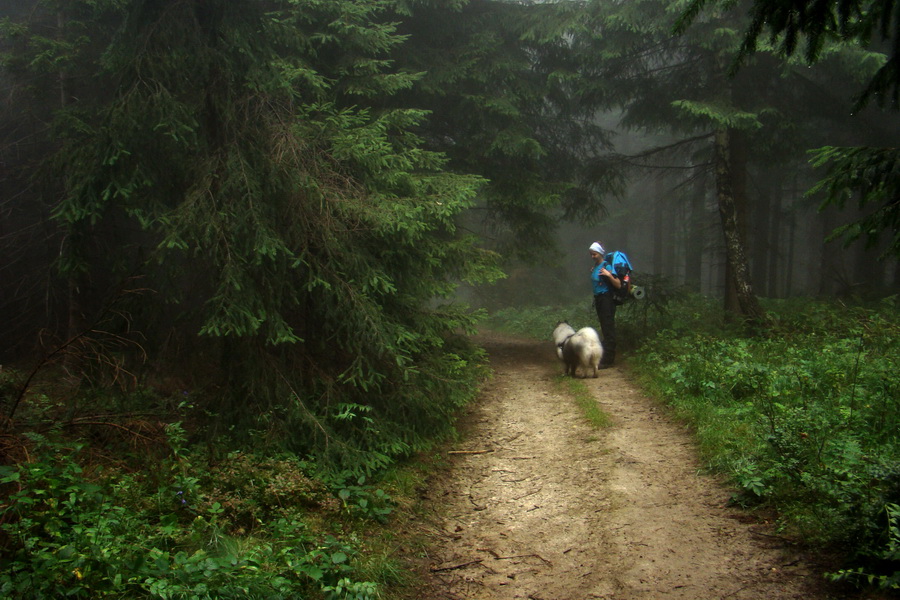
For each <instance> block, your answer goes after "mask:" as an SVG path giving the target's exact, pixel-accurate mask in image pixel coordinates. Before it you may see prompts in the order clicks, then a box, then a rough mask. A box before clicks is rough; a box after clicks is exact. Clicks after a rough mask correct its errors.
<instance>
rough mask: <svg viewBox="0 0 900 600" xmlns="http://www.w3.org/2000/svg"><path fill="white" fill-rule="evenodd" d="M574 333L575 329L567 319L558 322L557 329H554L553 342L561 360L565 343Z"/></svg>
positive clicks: (557, 355)
mask: <svg viewBox="0 0 900 600" xmlns="http://www.w3.org/2000/svg"><path fill="white" fill-rule="evenodd" d="M573 335H575V330H574V329H572V326H571V325H569V324H568V323H566V322H565V321H560V322H559V323H557V324H556V329H554V330H553V344H554V345H555V346H556V357H557V358H558V359H559V360H562V357H563V351H562V348H563V344H564V343H565V341H566V340H567V339H569V338H570V337H572V336H573Z"/></svg>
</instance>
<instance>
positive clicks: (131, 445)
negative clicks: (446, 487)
mask: <svg viewBox="0 0 900 600" xmlns="http://www.w3.org/2000/svg"><path fill="white" fill-rule="evenodd" d="M460 352H461V354H460V356H459V360H458V362H457V368H456V370H455V371H454V373H453V376H454V381H456V382H457V383H464V384H465V385H461V386H458V387H457V388H456V394H455V395H454V394H453V393H450V391H449V390H445V391H444V392H443V393H442V396H441V397H442V398H443V403H442V404H441V406H442V408H441V410H442V411H443V412H442V414H443V415H444V417H443V418H442V419H423V417H422V415H420V414H418V413H415V412H408V413H407V415H406V418H407V420H408V421H409V422H408V424H407V426H405V427H402V428H400V429H406V430H408V429H409V428H410V427H413V428H415V427H417V426H416V425H415V422H419V426H418V427H421V430H420V435H418V436H417V437H418V442H416V444H415V445H413V446H409V447H408V449H407V451H406V458H407V459H409V458H410V457H414V458H415V460H404V459H402V458H397V457H394V458H393V459H391V460H388V459H385V460H384V461H383V462H384V463H385V466H382V467H381V468H378V469H368V468H366V467H367V464H366V463H362V462H361V463H359V464H358V465H357V467H356V468H352V469H351V468H345V466H343V465H339V464H337V463H330V462H328V461H326V460H322V459H321V457H315V456H311V455H310V456H307V457H305V458H304V455H302V454H299V453H297V452H293V451H289V450H285V449H283V447H282V446H281V444H280V443H279V442H280V440H278V439H270V436H269V435H267V431H266V430H265V429H263V428H261V429H259V430H257V431H254V432H250V438H252V439H253V440H254V441H253V442H252V443H248V444H241V443H240V442H239V441H238V438H240V439H245V438H246V436H247V432H241V435H237V436H236V435H233V434H232V432H231V431H229V430H224V431H217V432H212V431H210V429H211V428H213V427H214V426H215V423H216V422H217V419H215V412H214V410H215V406H216V401H217V397H216V396H215V395H214V394H211V393H209V392H208V391H203V390H195V389H190V390H178V391H177V392H173V393H171V394H165V393H163V392H162V391H161V389H156V388H149V387H148V388H146V389H140V390H132V391H130V392H127V393H126V392H123V391H121V390H120V391H117V392H115V393H112V392H109V391H108V390H107V391H100V390H97V389H87V388H86V389H84V390H82V392H81V394H80V395H79V397H78V398H74V399H73V398H70V397H67V396H65V395H63V394H61V393H59V388H54V387H53V385H52V382H53V381H54V380H55V376H56V375H55V374H54V376H48V377H47V378H46V379H45V378H38V380H34V381H32V383H31V385H30V386H29V388H28V393H27V398H26V401H25V402H23V405H22V413H21V417H20V418H21V419H23V422H25V423H28V424H30V425H31V431H29V432H25V433H15V432H9V431H8V432H5V433H3V434H0V452H2V454H3V456H4V462H5V463H6V464H3V465H0V597H2V598H10V599H17V598H18V599H28V600H41V599H48V600H49V599H53V600H55V599H57V598H64V597H65V598H99V597H103V598H123V599H124V598H127V599H135V598H156V599H165V600H169V599H171V600H176V599H178V600H180V599H216V600H227V599H232V598H234V599H237V598H240V599H247V598H267V599H271V600H277V599H281V598H284V599H287V598H309V599H316V598H318V599H326V600H338V599H341V600H343V599H353V600H368V599H374V598H381V599H385V598H390V597H392V596H391V595H390V594H392V593H395V592H396V591H397V590H401V589H403V588H404V587H405V586H407V585H409V584H410V580H409V577H410V576H409V575H408V574H407V573H405V572H404V570H403V569H402V568H401V565H400V563H399V562H398V559H397V547H398V545H399V544H401V543H403V544H410V543H412V544H415V543H417V542H415V540H411V539H409V537H404V536H401V535H400V532H399V530H398V528H399V527H400V524H401V523H402V522H403V521H404V520H405V519H407V518H409V517H410V515H413V514H414V510H415V503H414V501H413V500H411V499H414V498H415V497H417V494H418V490H419V489H420V488H421V486H422V485H423V484H422V481H423V480H424V478H425V477H426V476H427V473H428V472H429V470H433V469H435V468H439V467H440V465H441V460H440V457H439V456H438V455H437V454H436V452H437V451H436V450H435V448H437V447H438V445H439V444H440V443H442V441H444V440H447V439H448V437H452V436H453V435H454V428H453V423H454V415H455V414H456V413H457V412H458V410H459V408H460V407H461V406H462V405H464V404H465V403H467V402H468V401H470V400H471V399H472V398H473V397H474V396H473V395H474V393H475V392H476V391H477V387H478V382H479V381H480V380H481V379H482V378H483V377H484V376H486V371H485V370H484V365H483V361H482V360H481V353H480V351H477V350H476V349H474V348H472V349H470V350H469V352H468V354H463V353H462V350H461V351H460ZM464 356H465V357H466V359H467V360H464V359H463V357H464ZM23 378H24V375H23V374H22V373H21V372H20V371H18V370H16V369H14V368H10V367H8V366H4V367H2V368H0V384H2V385H3V386H4V387H3V391H4V393H5V394H7V397H9V396H10V395H11V394H12V393H13V392H15V391H16V390H19V389H21V385H22V380H23ZM62 389H66V390H67V389H68V388H66V387H63V388H62ZM104 394H105V395H104ZM88 397H90V398H91V401H92V403H93V406H94V407H95V408H96V407H98V406H100V405H103V406H106V409H107V411H106V412H103V411H99V412H92V413H91V416H90V417H87V416H84V417H79V418H76V419H74V420H66V419H65V411H66V407H67V406H69V405H71V404H77V403H78V401H81V402H84V401H86V400H87V398H88ZM343 410H344V412H345V414H344V423H345V427H347V428H348V430H350V429H352V428H353V427H356V426H357V425H356V423H357V421H358V422H359V423H361V424H362V425H364V426H367V427H378V428H380V429H382V430H383V431H384V435H386V436H387V435H388V434H391V432H392V431H393V430H391V429H389V428H387V427H386V425H385V423H383V422H380V421H379V420H378V419H377V418H376V416H375V415H369V414H367V413H365V412H363V411H362V410H361V409H358V410H355V411H354V410H353V407H344V408H343ZM394 425H395V427H399V425H400V424H399V423H395V424H394ZM331 443H333V444H340V443H341V440H340V439H338V438H331ZM397 443H398V444H401V442H400V441H398V442H397ZM398 509H399V510H398Z"/></svg>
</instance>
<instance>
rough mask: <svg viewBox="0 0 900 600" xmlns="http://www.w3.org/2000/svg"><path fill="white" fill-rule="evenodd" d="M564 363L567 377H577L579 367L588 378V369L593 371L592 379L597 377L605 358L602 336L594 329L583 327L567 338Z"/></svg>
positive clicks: (563, 355) (563, 346)
mask: <svg viewBox="0 0 900 600" xmlns="http://www.w3.org/2000/svg"><path fill="white" fill-rule="evenodd" d="M561 350H562V361H563V363H565V367H566V375H571V376H572V377H576V376H577V375H576V372H577V371H578V367H581V368H582V370H583V371H584V376H585V377H587V373H588V369H591V370H593V375H592V377H597V369H598V367H599V366H600V359H601V358H603V346H601V345H600V336H599V335H598V334H597V330H596V329H594V328H593V327H583V328H581V329H579V330H578V331H577V332H576V333H574V334H573V335H571V336H569V337H568V338H566V340H565V341H564V342H563V345H562V349H561Z"/></svg>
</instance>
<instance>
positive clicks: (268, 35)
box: [7, 0, 497, 468]
mask: <svg viewBox="0 0 900 600" xmlns="http://www.w3.org/2000/svg"><path fill="white" fill-rule="evenodd" d="M382 8H383V5H382V4H379V3H372V2H368V1H364V0H338V1H334V0H331V1H329V2H307V3H296V2H291V1H289V0H272V1H270V2H264V3H261V2H257V1H255V0H211V1H210V0H202V1H201V0H188V1H184V0H177V1H176V0H106V1H99V2H98V1H94V0H91V1H87V0H85V1H83V2H82V1H75V2H51V1H40V2H37V3H36V4H35V12H33V13H32V14H33V15H35V17H40V16H41V15H43V14H47V15H51V14H52V15H57V14H61V15H62V16H63V22H64V23H65V24H66V31H68V32H70V35H71V37H70V38H68V43H67V44H62V43H59V44H56V45H53V46H50V47H49V49H48V45H47V43H46V42H45V40H46V39H48V36H46V35H44V34H43V31H42V29H41V27H44V26H45V21H31V22H30V24H31V26H29V22H22V23H17V24H15V25H12V24H10V26H9V27H8V28H7V32H8V35H9V36H10V37H9V38H8V39H10V43H11V44H12V46H11V50H10V52H9V53H8V55H7V59H8V61H9V63H10V64H11V65H13V66H14V67H15V69H14V70H13V72H17V73H19V74H20V75H21V76H22V79H21V81H23V82H24V80H25V79H24V78H25V77H30V78H33V80H34V81H37V82H38V83H42V82H44V81H46V80H47V78H49V77H56V76H57V75H58V71H56V72H54V73H52V74H51V73H47V72H45V71H39V70H37V71H36V70H35V66H38V65H40V64H41V63H42V61H49V62H53V63H55V64H56V65H57V68H58V69H62V70H63V71H65V72H69V70H70V69H71V70H72V71H71V72H75V70H76V69H77V73H78V75H79V76H78V77H72V76H68V77H67V80H68V81H70V82H71V84H72V85H76V84H77V85H80V88H79V89H78V90H77V91H76V90H75V89H70V91H69V95H70V96H71V97H72V98H73V101H71V102H69V103H68V104H67V105H66V106H65V107H63V108H62V109H61V110H58V111H55V112H54V113H52V115H51V114H48V113H44V114H42V115H40V116H41V118H44V119H48V120H50V119H52V137H53V139H54V140H56V141H57V144H58V147H57V150H56V152H54V153H53V154H52V155H51V156H50V158H49V159H48V160H47V161H46V162H45V163H44V164H43V171H42V173H44V174H45V176H44V177H45V179H46V180H52V181H54V182H58V184H59V185H58V186H51V187H49V188H48V190H47V192H48V194H47V195H45V201H46V202H48V203H50V204H51V205H52V206H53V213H54V218H55V222H56V223H57V225H58V227H59V229H60V236H61V238H62V239H64V240H65V244H66V247H67V248H68V250H67V251H66V253H65V254H64V258H65V260H64V261H62V262H61V263H60V264H59V269H60V271H61V272H62V273H63V274H65V275H67V276H71V274H73V273H80V274H83V277H84V279H85V280H90V281H91V282H92V283H93V285H94V289H93V291H92V292H91V293H92V300H99V301H98V302H94V301H92V302H90V303H87V302H85V303H82V305H83V306H93V307H104V306H108V305H109V303H110V302H111V301H112V299H113V298H115V297H116V293H115V290H116V289H122V287H123V283H122V282H123V281H124V280H125V279H126V278H132V277H134V276H141V277H142V278H143V284H142V286H143V287H144V288H145V289H152V290H153V293H152V294H151V293H144V294H143V295H140V296H137V295H130V297H129V302H128V304H127V308H128V314H129V315H130V323H129V324H128V329H138V330H141V331H142V332H143V333H144V334H145V335H146V336H147V339H148V340H149V341H148V342H147V343H145V346H150V348H149V349H150V350H153V349H154V348H153V345H154V342H155V343H157V344H160V345H157V346H155V349H157V350H159V351H161V350H162V349H163V346H162V345H161V344H162V342H163V341H164V340H166V339H171V338H172V336H173V335H174V337H175V338H180V339H182V340H183V342H182V343H183V344H184V346H183V347H184V348H185V349H186V350H187V353H185V354H183V355H181V356H179V357H178V359H179V360H185V359H186V358H187V357H188V356H190V355H191V353H193V354H194V355H195V356H199V354H200V353H201V352H202V353H203V354H205V355H209V354H210V351H211V350H212V351H213V352H214V353H215V354H217V355H218V364H219V366H220V371H218V372H217V375H214V376H211V377H210V378H209V379H210V382H215V381H218V382H219V385H218V386H217V388H216V389H217V390H218V391H217V392H216V393H215V394H214V395H213V396H212V397H211V398H209V399H208V401H209V404H208V405H207V408H209V409H210V410H213V411H216V412H218V413H220V415H221V419H220V422H221V423H222V424H223V425H228V424H236V423H244V424H246V426H247V427H260V426H265V427H269V428H271V429H273V430H277V431H279V432H281V433H282V434H285V437H286V438H287V439H288V440H289V442H290V443H291V444H292V445H293V447H294V448H295V449H297V450H298V451H304V452H319V453H321V454H330V455H331V458H332V459H333V460H334V461H335V462H337V463H340V464H347V465H349V466H353V467H356V468H361V467H363V466H366V467H371V466H374V465H377V464H380V463H382V462H383V461H385V460H388V459H389V457H390V456H394V455H397V454H402V453H403V452H406V451H408V450H409V449H410V448H411V447H414V446H415V445H416V444H417V443H419V441H420V440H421V439H422V436H423V435H426V434H428V433H429V432H434V431H435V430H437V429H439V428H440V427H442V426H446V425H447V423H448V422H449V419H450V416H449V415H450V414H451V413H452V411H453V408H454V405H455V402H458V401H459V400H460V398H461V397H462V396H463V395H464V394H465V390H466V386H467V385H470V384H471V383H472V382H471V381H468V383H467V379H466V377H467V375H466V371H465V370H464V369H462V368H461V367H462V366H463V365H464V364H465V362H464V357H465V354H462V352H463V347H462V346H460V345H459V343H458V342H455V341H454V335H455V333H456V332H457V331H458V330H459V329H460V328H466V327H470V326H471V325H472V323H473V320H472V317H471V316H470V315H469V314H468V312H467V311H466V310H465V309H464V308H462V307H459V308H455V307H454V306H452V305H451V304H449V303H448V302H444V303H441V302H435V299H441V298H448V297H449V296H450V295H451V293H452V291H453V289H454V287H455V284H456V282H458V281H480V280H484V279H490V278H491V277H493V276H495V275H496V274H497V272H496V271H495V269H494V266H493V265H494V263H495V256H494V255H493V254H492V253H489V252H485V251H483V250H481V249H480V248H479V246H478V245H477V244H476V243H475V240H474V239H473V238H471V237H469V236H465V235H461V234H459V232H458V231H457V229H456V223H455V219H456V217H457V216H458V215H459V214H460V213H461V212H462V211H463V210H465V209H467V208H468V207H470V206H472V204H473V203H474V201H475V198H476V194H477V192H478V190H479V188H480V187H481V186H482V185H483V180H482V179H481V178H479V177H476V176H469V175H453V174H449V173H447V172H446V171H445V168H444V164H445V159H444V157H443V156H441V155H440V154H436V153H434V152H430V151H428V150H426V149H424V148H422V146H421V143H420V139H419V137H418V136H417V135H416V134H415V133H414V131H415V130H416V129H417V128H418V127H419V124H420V122H421V120H422V118H423V112H422V111H421V110H412V109H407V108H403V107H402V106H397V107H394V108H390V109H387V108H385V109H381V110H379V109H377V108H376V106H377V105H382V106H384V105H386V104H388V102H387V99H389V98H391V97H392V96H393V95H395V94H396V93H397V92H398V91H400V90H402V89H404V88H408V87H409V86H410V85H411V83H412V82H413V80H414V79H415V76H414V75H411V74H404V73H399V72H395V71H391V70H390V68H389V63H388V62H387V60H386V59H387V57H388V55H389V53H390V52H391V51H392V49H393V47H394V46H396V45H397V44H400V43H402V41H403V38H402V36H400V35H398V34H397V33H396V31H395V28H394V27H393V26H392V25H390V24H385V23H383V22H381V21H382V19H381V18H380V17H381V15H380V14H379V12H380V11H381V10H382ZM39 25H40V26H41V27H38V26H39ZM88 50H90V51H88ZM63 57H67V58H69V59H71V60H62V58H63ZM31 89H32V91H33V92H34V93H35V94H37V96H38V97H40V96H41V87H40V86H34V87H32V88H31ZM379 99H380V100H379ZM361 100H362V102H361ZM365 105H368V107H366V106H365ZM49 133H51V131H48V134H49ZM48 142H49V138H48ZM109 290H113V291H109ZM82 293H84V292H83V291H82ZM98 310H99V308H96V309H95V312H96V311H98ZM117 314H124V312H122V313H117ZM87 317H88V318H87V321H88V322H91V320H92V319H93V320H95V319H96V315H88V316H87ZM128 329H126V323H124V322H120V323H119V329H118V331H119V332H120V334H121V335H125V334H126V333H125V332H126V331H127V330H128ZM173 347H174V346H172V345H171V344H169V346H167V348H169V349H171V348H173ZM210 366H211V365H209V364H208V363H207V364H205V365H204V367H203V368H210ZM211 375H212V373H211ZM423 390H428V392H427V393H423ZM401 424H402V425H401ZM241 430H242V428H238V429H236V430H234V431H241Z"/></svg>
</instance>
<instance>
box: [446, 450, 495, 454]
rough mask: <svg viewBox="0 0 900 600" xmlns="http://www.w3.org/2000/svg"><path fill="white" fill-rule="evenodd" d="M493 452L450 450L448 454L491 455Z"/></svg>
mask: <svg viewBox="0 0 900 600" xmlns="http://www.w3.org/2000/svg"><path fill="white" fill-rule="evenodd" d="M491 452H493V450H450V451H449V452H447V454H489V453H491Z"/></svg>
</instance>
